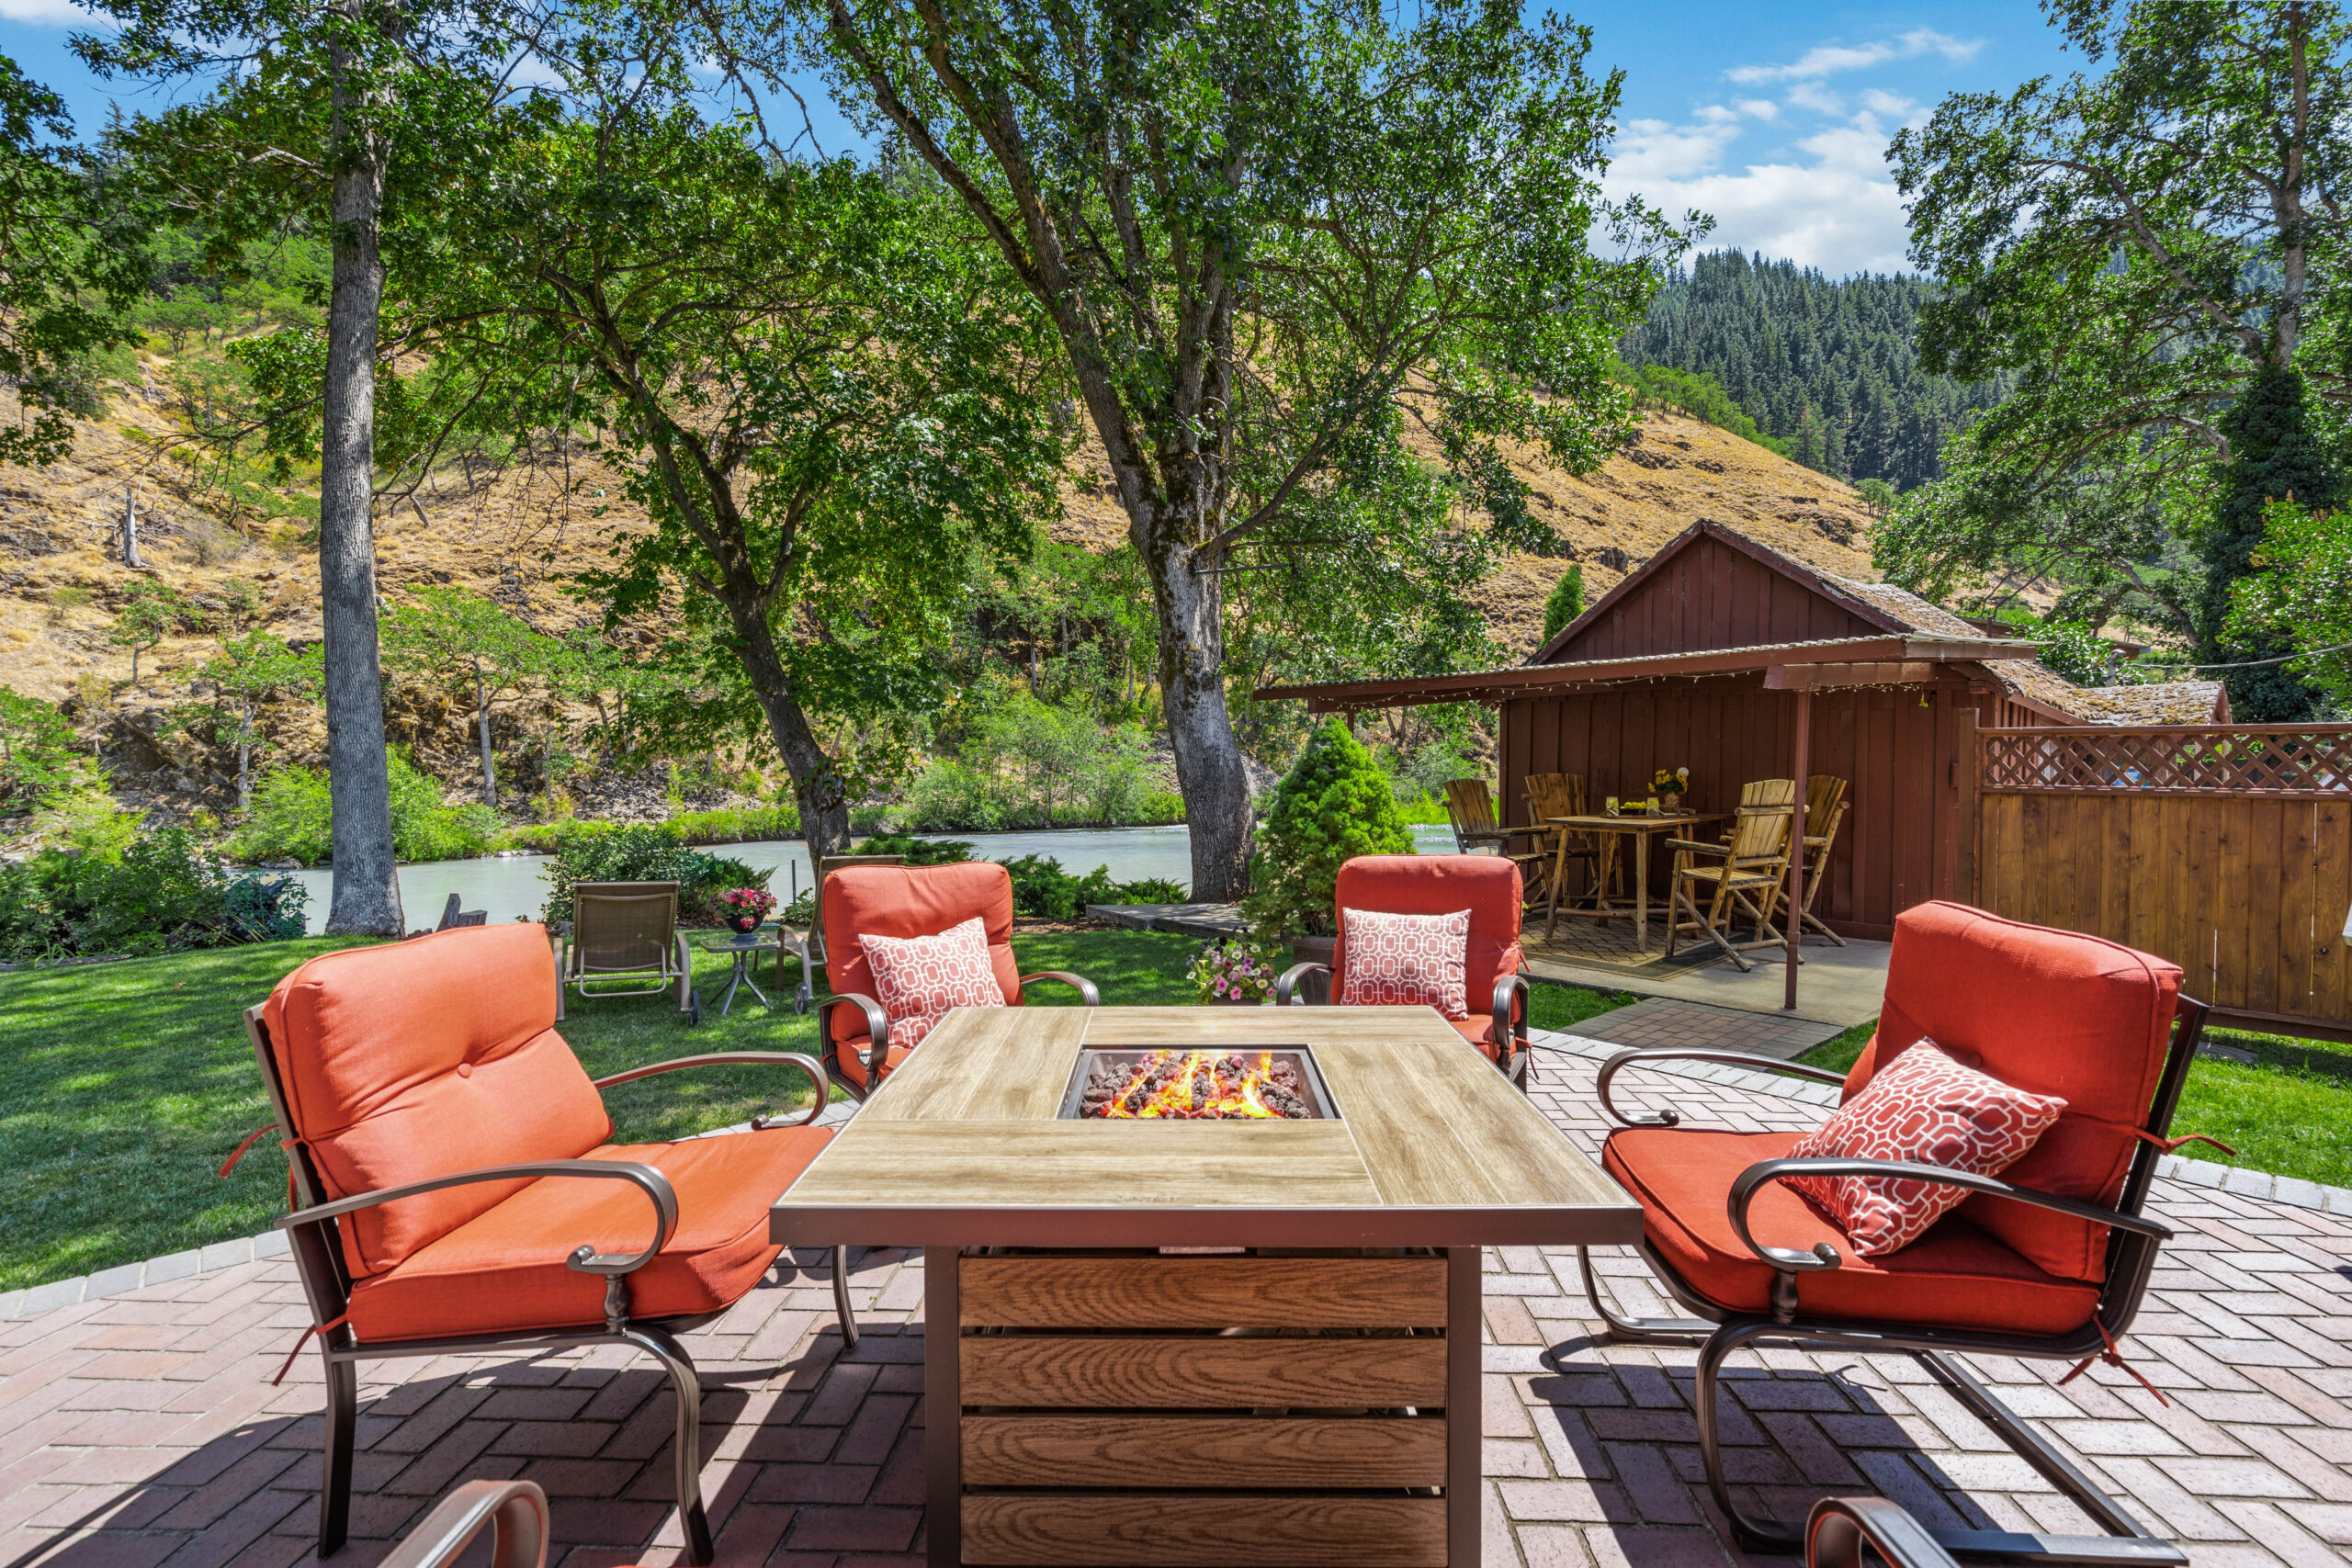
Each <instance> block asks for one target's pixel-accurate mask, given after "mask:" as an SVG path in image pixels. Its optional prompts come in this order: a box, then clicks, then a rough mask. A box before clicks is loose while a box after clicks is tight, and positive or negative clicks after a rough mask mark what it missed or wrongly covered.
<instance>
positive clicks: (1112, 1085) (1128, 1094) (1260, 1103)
mask: <svg viewBox="0 0 2352 1568" xmlns="http://www.w3.org/2000/svg"><path fill="white" fill-rule="evenodd" d="M1080 1106H1081V1107H1082V1109H1081V1111H1080V1114H1081V1115H1084V1116H1090V1117H1103V1118H1107V1119H1110V1120H1114V1121H1122V1122H1148V1121H1155V1120H1168V1121H1182V1122H1197V1121H1207V1120H1215V1119H1226V1118H1236V1117H1238V1118H1245V1119H1250V1120H1256V1121H1279V1120H1283V1119H1284V1118H1289V1119H1294V1120H1297V1119H1305V1118H1309V1117H1312V1116H1313V1115H1314V1114H1315V1111H1314V1108H1313V1107H1312V1106H1311V1105H1310V1104H1309V1103H1308V1101H1307V1099H1306V1085H1304V1084H1303V1083H1301V1082H1300V1081H1299V1078H1298V1070H1297V1068H1296V1067H1295V1066H1292V1065H1291V1064H1290V1063H1289V1062H1283V1063H1280V1064H1277V1063H1276V1062H1275V1060H1274V1055H1273V1053H1272V1052H1271V1051H1261V1052H1259V1053H1258V1054H1257V1059H1256V1060H1255V1061H1254V1062H1253V1061H1251V1060H1250V1058H1248V1057H1246V1056H1242V1055H1237V1054H1224V1055H1220V1054H1219V1053H1216V1052H1214V1051H1189V1052H1181V1053H1180V1052H1176V1051H1158V1052H1154V1053H1152V1054H1151V1055H1148V1056H1145V1057H1144V1058H1143V1059H1142V1060H1140V1061H1137V1062H1135V1063H1133V1064H1130V1065H1128V1066H1123V1067H1122V1066H1108V1065H1105V1066H1100V1067H1097V1068H1096V1069H1095V1072H1094V1076H1093V1077H1090V1078H1089V1079H1088V1080H1087V1084H1086V1089H1085V1091H1084V1093H1083V1095H1082V1096H1081V1097H1080Z"/></svg>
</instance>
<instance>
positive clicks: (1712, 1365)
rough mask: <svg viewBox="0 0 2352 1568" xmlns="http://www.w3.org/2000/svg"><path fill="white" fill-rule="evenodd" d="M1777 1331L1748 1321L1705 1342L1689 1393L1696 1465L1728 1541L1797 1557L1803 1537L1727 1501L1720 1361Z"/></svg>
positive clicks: (1728, 1486) (1728, 1325)
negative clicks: (1725, 1523)
mask: <svg viewBox="0 0 2352 1568" xmlns="http://www.w3.org/2000/svg"><path fill="white" fill-rule="evenodd" d="M1777 1326H1778V1325H1775V1324H1773V1323H1770V1322H1769V1321H1765V1320H1759V1319H1748V1320H1747V1321H1745V1322H1740V1321H1734V1322H1731V1323H1726V1324H1724V1325H1723V1326H1722V1327H1721V1328H1718V1329H1716V1330H1715V1331H1714V1332H1713V1334H1711V1335H1709V1336H1708V1337H1707V1342H1706V1344H1704V1345H1702V1346H1701V1347H1700V1348H1699V1366H1698V1386H1697V1387H1696V1388H1695V1389H1693V1390H1692V1392H1691V1401H1692V1403H1693V1404H1696V1405H1697V1406H1698V1412H1697V1414H1698V1417H1699V1459H1700V1462H1701V1463H1702V1465H1703V1466H1704V1467H1705V1469H1706V1472H1707V1490H1708V1491H1709V1492H1710V1493H1712V1494H1713V1496H1714V1499H1715V1506H1716V1507H1718V1508H1720V1509H1722V1510H1723V1515H1724V1518H1726V1519H1728V1520H1730V1521H1731V1529H1732V1535H1733V1536H1734V1537H1735V1538H1736V1540H1737V1542H1738V1544H1739V1546H1740V1548H1741V1549H1742V1550H1743V1551H1753V1552H1759V1553H1768V1554H1783V1553H1785V1554H1792V1555H1794V1554H1801V1553H1802V1552H1803V1551H1804V1532H1803V1531H1801V1530H1799V1529H1792V1528H1791V1527H1789V1526H1788V1525H1785V1524H1782V1523H1781V1521H1780V1520H1778V1519H1751V1518H1749V1517H1747V1515H1745V1514H1743V1513H1741V1512H1740V1511H1739V1509H1738V1508H1737V1507H1736V1506H1734V1505H1733V1503H1732V1500H1731V1483H1730V1481H1729V1480H1728V1479H1727V1478H1726V1477H1725V1476H1724V1435H1723V1419H1722V1417H1723V1405H1722V1400H1723V1389H1722V1386H1721V1384H1722V1381H1723V1367H1724V1358H1725V1357H1727V1356H1729V1355H1730V1354H1731V1353H1732V1352H1733V1351H1734V1350H1736V1349H1738V1348H1740V1347H1741V1346H1743V1345H1745V1344H1747V1342H1748V1341H1749V1340H1750V1339H1757V1338H1762V1337H1766V1336H1768V1335H1770V1333H1771V1332H1772V1331H1773V1329H1774V1328H1775V1327H1777Z"/></svg>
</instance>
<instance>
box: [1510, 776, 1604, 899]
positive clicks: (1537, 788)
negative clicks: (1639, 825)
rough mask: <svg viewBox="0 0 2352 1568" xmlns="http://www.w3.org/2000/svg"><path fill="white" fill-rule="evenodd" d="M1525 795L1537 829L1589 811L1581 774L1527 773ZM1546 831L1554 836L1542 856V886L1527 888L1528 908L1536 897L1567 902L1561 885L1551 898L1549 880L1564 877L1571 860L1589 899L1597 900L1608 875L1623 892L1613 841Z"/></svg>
mask: <svg viewBox="0 0 2352 1568" xmlns="http://www.w3.org/2000/svg"><path fill="white" fill-rule="evenodd" d="M1526 794H1527V811H1528V818H1527V819H1528V820H1529V821H1530V822H1532V823H1533V824H1535V826H1536V827H1537V828H1538V829H1545V828H1546V827H1547V826H1548V824H1549V821H1550V819H1551V818H1555V817H1582V816H1583V815H1585V813H1586V812H1587V811H1588V810H1589V807H1588V806H1587V804H1586V802H1587V799H1588V796H1587V795H1586V794H1585V788H1584V775H1583V774H1582V773H1530V774H1528V775H1527V784H1526ZM1549 830H1550V832H1551V833H1552V834H1553V835H1554V836H1553V838H1552V840H1551V841H1550V844H1549V846H1548V848H1547V849H1546V851H1545V853H1544V877H1543V881H1542V884H1541V886H1538V885H1537V884H1535V883H1532V882H1531V883H1530V884H1529V885H1528V897H1527V901H1528V903H1529V904H1530V905H1532V904H1534V902H1535V901H1536V899H1537V898H1538V897H1542V898H1543V899H1544V902H1545V903H1546V904H1551V905H1556V904H1558V903H1561V902H1565V901H1566V899H1567V897H1568V890H1567V888H1566V886H1562V887H1561V888H1560V889H1559V893H1558V897H1557V898H1555V897H1553V889H1552V879H1553V878H1554V877H1555V876H1565V875H1566V873H1567V868H1568V863H1570V862H1572V861H1581V862H1583V863H1584V865H1585V872H1586V877H1587V884H1586V885H1587V886H1589V888H1590V889H1591V890H1592V891H1591V894H1590V895H1589V896H1590V897H1599V895H1600V888H1601V886H1602V885H1603V884H1604V883H1605V882H1607V881H1608V880H1609V879H1610V878H1611V876H1613V877H1614V878H1615V879H1616V880H1615V885H1616V887H1617V889H1618V891H1619V892H1620V893H1623V891H1624V886H1625V870H1624V868H1623V866H1621V865H1618V864H1617V863H1616V857H1615V854H1614V853H1613V851H1614V850H1615V848H1616V840H1614V839H1613V838H1611V837H1610V836H1607V835H1603V834H1596V833H1579V832H1577V831H1576V830H1575V829H1571V828H1550V829H1549ZM1563 839H1565V840H1567V842H1566V854H1562V853H1561V849H1562V845H1561V840H1563Z"/></svg>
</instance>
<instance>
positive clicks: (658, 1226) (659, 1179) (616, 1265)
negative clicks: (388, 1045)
mask: <svg viewBox="0 0 2352 1568" xmlns="http://www.w3.org/2000/svg"><path fill="white" fill-rule="evenodd" d="M551 1176H556V1177H560V1176H579V1177H585V1178H587V1179H590V1180H604V1181H628V1182H633V1183H635V1184H636V1186H637V1188H638V1190H639V1191H641V1192H643V1193H644V1194H645V1196H646V1198H647V1200H648V1201H650V1202H651V1203H652V1205H653V1215H654V1225H653V1241H652V1243H651V1245H650V1246H649V1247H646V1249H645V1250H644V1251H643V1252H639V1253H634V1254H631V1253H605V1252H598V1251H597V1250H596V1249H595V1247H592V1246H590V1245H589V1244H588V1243H586V1242H582V1243H581V1244H580V1245H579V1246H578V1247H574V1248H572V1250H571V1256H570V1257H569V1258H565V1259H564V1267H566V1268H568V1269H577V1270H579V1271H580V1272H581V1273H583V1274H628V1273H632V1272H634V1271H635V1270H637V1269H642V1268H644V1267H645V1266H646V1265H647V1264H649V1263H650V1262H652V1261H653V1258H654V1255H655V1254H656V1253H658V1252H660V1251H661V1250H662V1247H664V1246H666V1245H667V1244H668V1242H669V1240H670V1233H671V1232H673V1231H674V1230H676V1229H677V1228H678V1194H677V1190H675V1189H674V1188H673V1187H672V1186H671V1185H670V1179H669V1178H668V1177H666V1176H664V1175H662V1173H661V1172H660V1171H658V1170H656V1169H654V1168H652V1167H651V1166H650V1165H640V1164H639V1163H638V1162H637V1161H635V1160H626V1159H540V1160H526V1161H525V1162H523V1163H522V1164H519V1165H491V1166H484V1167H482V1168H481V1169H480V1170H463V1171H459V1172H458V1174H457V1175H455V1176H436V1177H435V1178H434V1179H432V1180H430V1181H412V1182H409V1183H407V1184H405V1185H403V1186H400V1187H386V1188H383V1189H381V1190H378V1191H374V1192H362V1193H360V1194H358V1195H357V1196H356V1197H352V1198H338V1199H336V1200H335V1201H334V1202H332V1203H320V1204H317V1205H315V1206H314V1207H311V1208H308V1209H297V1210H296V1211H295V1212H294V1213H290V1214H288V1215H287V1216H286V1217H285V1218H284V1219H281V1220H279V1221H278V1222H277V1225H276V1227H275V1228H276V1229H278V1230H282V1231H290V1230H292V1229H293V1228H294V1227H295V1226H297V1225H314V1224H324V1223H325V1222H326V1221H328V1220H334V1219H340V1218H341V1217H342V1216H344V1215H345V1214H356V1213H358V1212H359V1211H360V1210H362V1209H372V1208H374V1207H375V1206H376V1205H377V1204H379V1203H390V1202H393V1201H397V1200H399V1199H401V1198H416V1197H421V1196H423V1195H424V1194H425V1193H427V1192H438V1191H440V1190H442V1189H443V1188H445V1187H466V1186H470V1185H472V1184H473V1183H475V1182H479V1181H530V1180H539V1179H545V1178H548V1177H551Z"/></svg>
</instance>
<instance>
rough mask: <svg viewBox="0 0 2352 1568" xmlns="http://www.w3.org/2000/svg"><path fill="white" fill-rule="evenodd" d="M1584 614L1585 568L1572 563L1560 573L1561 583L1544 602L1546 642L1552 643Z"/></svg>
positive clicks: (1558, 582)
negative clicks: (1564, 627)
mask: <svg viewBox="0 0 2352 1568" xmlns="http://www.w3.org/2000/svg"><path fill="white" fill-rule="evenodd" d="M1583 614H1584V568H1582V567H1580V566H1577V565H1575V564H1573V563H1571V564H1570V565H1569V567H1568V570H1566V571H1564V572H1562V573H1560V581H1557V582H1555V583H1554V584H1552V592H1551V594H1550V596H1549V597H1547V598H1546V599H1545V600H1544V641H1545V642H1549V641H1551V640H1552V639H1553V638H1554V637H1558V636H1559V635H1560V628H1561V627H1562V626H1566V625H1567V624H1568V623H1569V622H1570V621H1573V620H1575V619H1576V618H1577V616H1578V615H1583Z"/></svg>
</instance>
